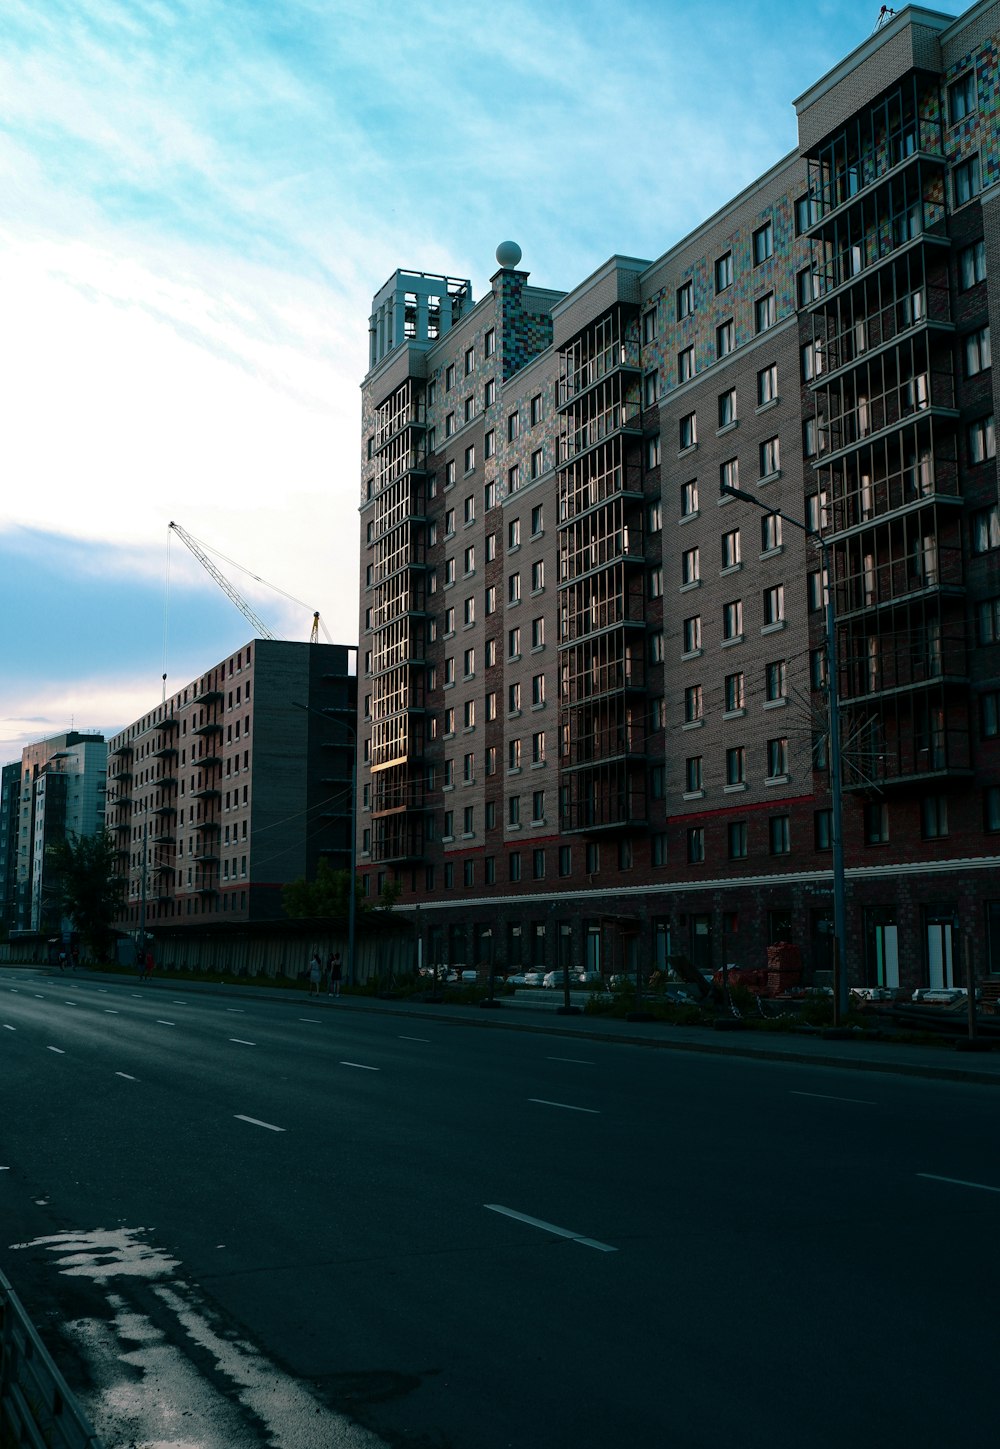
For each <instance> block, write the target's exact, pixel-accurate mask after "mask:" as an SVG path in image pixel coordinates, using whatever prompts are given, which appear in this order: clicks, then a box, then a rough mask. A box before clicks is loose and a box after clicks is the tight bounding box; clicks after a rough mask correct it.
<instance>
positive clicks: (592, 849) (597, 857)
mask: <svg viewBox="0 0 1000 1449" xmlns="http://www.w3.org/2000/svg"><path fill="white" fill-rule="evenodd" d="M584 859H585V861H586V870H587V874H588V875H596V874H597V872H598V871H599V870H600V868H601V847H600V846H599V845H598V843H597V841H596V840H591V841H588V842H587V851H586V855H585V857H584Z"/></svg>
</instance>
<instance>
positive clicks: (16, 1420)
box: [0, 1273, 103, 1449]
mask: <svg viewBox="0 0 1000 1449" xmlns="http://www.w3.org/2000/svg"><path fill="white" fill-rule="evenodd" d="M22 1445H24V1446H29V1449H103V1446H102V1444H101V1441H100V1439H98V1437H97V1435H96V1434H95V1433H94V1431H93V1429H92V1428H91V1427H90V1424H89V1422H88V1420H87V1418H86V1416H85V1415H84V1413H83V1411H82V1409H80V1408H79V1406H78V1405H77V1403H76V1400H75V1399H74V1397H73V1395H72V1394H71V1393H70V1391H69V1389H68V1388H67V1387H66V1381H65V1379H64V1378H63V1376H62V1374H61V1373H60V1372H59V1370H58V1369H57V1368H56V1366H55V1364H54V1363H53V1362H52V1358H51V1356H50V1354H49V1352H48V1350H47V1349H46V1347H45V1345H44V1344H43V1343H42V1340H41V1339H40V1338H39V1337H38V1333H37V1331H36V1329H35V1327H34V1324H33V1323H32V1322H31V1319H30V1318H29V1317H28V1315H27V1314H26V1313H25V1311H24V1309H23V1308H22V1306H21V1303H20V1300H19V1299H18V1296H17V1294H16V1293H15V1292H14V1290H13V1288H12V1287H11V1286H10V1283H9V1282H8V1281H7V1279H6V1278H5V1277H4V1275H3V1274H2V1273H0V1449H21V1446H22Z"/></svg>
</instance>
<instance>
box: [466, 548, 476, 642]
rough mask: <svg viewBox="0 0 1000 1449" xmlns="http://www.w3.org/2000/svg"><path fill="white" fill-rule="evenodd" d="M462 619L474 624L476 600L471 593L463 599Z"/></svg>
mask: <svg viewBox="0 0 1000 1449" xmlns="http://www.w3.org/2000/svg"><path fill="white" fill-rule="evenodd" d="M467 552H468V550H467ZM464 620H465V623H466V624H474V623H475V622H476V601H475V599H474V598H472V597H471V595H470V597H469V598H467V599H466V601H465V608H464Z"/></svg>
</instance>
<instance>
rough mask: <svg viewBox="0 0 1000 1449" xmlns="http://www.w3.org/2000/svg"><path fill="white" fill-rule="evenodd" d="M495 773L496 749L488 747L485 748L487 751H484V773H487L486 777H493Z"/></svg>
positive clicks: (493, 746) (491, 746) (492, 746)
mask: <svg viewBox="0 0 1000 1449" xmlns="http://www.w3.org/2000/svg"><path fill="white" fill-rule="evenodd" d="M496 772H497V747H496V745H488V746H487V749H486V773H487V775H495V774H496Z"/></svg>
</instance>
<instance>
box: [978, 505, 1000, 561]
mask: <svg viewBox="0 0 1000 1449" xmlns="http://www.w3.org/2000/svg"><path fill="white" fill-rule="evenodd" d="M995 548H1000V504H996V503H991V504H990V506H989V508H980V509H979V510H978V512H976V513H974V514H973V515H972V551H973V553H990V552H991V551H992V550H993V549H995Z"/></svg>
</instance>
